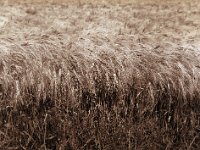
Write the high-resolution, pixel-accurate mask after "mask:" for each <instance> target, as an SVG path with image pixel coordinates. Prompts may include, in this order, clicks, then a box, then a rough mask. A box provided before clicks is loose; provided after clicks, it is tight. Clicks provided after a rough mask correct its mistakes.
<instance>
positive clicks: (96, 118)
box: [0, 4, 200, 150]
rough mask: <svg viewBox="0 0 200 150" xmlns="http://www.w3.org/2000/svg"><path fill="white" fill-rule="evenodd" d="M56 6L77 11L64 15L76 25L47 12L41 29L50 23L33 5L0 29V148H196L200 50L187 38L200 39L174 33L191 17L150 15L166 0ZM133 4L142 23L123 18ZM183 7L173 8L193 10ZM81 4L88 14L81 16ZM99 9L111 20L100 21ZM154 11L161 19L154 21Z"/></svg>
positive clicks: (199, 139)
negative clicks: (149, 11)
mask: <svg viewBox="0 0 200 150" xmlns="http://www.w3.org/2000/svg"><path fill="white" fill-rule="evenodd" d="M172 6H173V5H172ZM42 7H44V6H41V8H42ZM62 7H63V9H64V11H65V10H67V11H68V12H70V13H69V14H68V15H70V14H75V13H77V14H79V15H80V16H79V20H80V22H82V23H83V24H79V23H78V22H77V21H76V20H77V18H76V17H77V16H76V17H75V18H74V20H73V19H72V20H70V18H69V20H70V21H71V22H70V23H71V24H73V25H74V26H70V28H66V26H67V27H68V24H67V25H65V24H62V23H63V22H61V20H60V22H59V21H58V20H56V19H57V18H56V19H55V18H54V19H55V20H56V21H55V20H54V21H55V22H54V23H55V24H54V25H53V26H51V27H49V28H48V29H47V30H44V31H42V32H39V29H44V28H45V27H46V26H47V24H48V23H50V22H51V20H47V18H46V22H45V23H43V24H42V23H41V20H40V19H41V18H42V17H44V16H42V15H41V14H39V13H38V12H37V11H39V10H40V7H39V8H38V10H37V9H36V10H35V9H33V8H31V11H30V10H29V11H26V12H23V11H22V10H21V8H19V10H18V11H16V10H15V11H16V12H18V13H19V12H20V11H22V12H21V13H22V14H23V13H24V14H25V13H27V14H28V16H27V15H22V16H23V17H24V18H23V19H22V18H20V17H13V18H12V20H14V21H13V22H14V23H13V22H11V23H10V24H9V23H8V24H7V28H6V27H5V28H4V30H3V29H0V31H1V36H0V39H1V40H0V56H1V57H0V148H1V149H61V150H62V149H108V150H109V149H198V148H200V109H199V108H200V90H199V89H200V66H199V64H200V52H199V47H198V44H196V45H195V40H193V41H192V40H191V38H194V39H195V38H196V39H197V38H198V37H197V36H196V37H195V36H193V35H192V36H191V34H186V33H185V37H187V39H181V37H180V35H181V33H184V32H180V31H179V29H180V28H181V27H179V25H180V24H182V25H183V26H184V25H187V26H188V27H190V28H192V27H194V26H195V22H193V24H192V23H191V22H189V23H188V21H186V20H183V18H182V17H181V15H180V14H179V13H178V14H177V18H178V19H177V18H176V17H173V16H171V11H169V13H168V15H166V16H167V17H164V18H163V16H162V15H160V16H159V14H157V13H155V12H156V11H158V12H161V13H163V14H165V13H166V12H163V11H162V9H164V10H168V9H169V8H168V7H167V6H152V5H145V6H140V5H138V8H134V6H113V7H110V6H105V5H103V6H101V5H100V6H93V5H92V4H91V5H83V6H78V8H79V9H80V10H77V12H76V11H75V12H73V11H72V10H74V9H71V8H70V7H66V8H65V7H64V6H62ZM143 7H144V8H145V9H143ZM152 7H156V8H157V10H154V9H152ZM48 8H49V6H48V7H47V8H45V11H46V10H47V9H48ZM122 8H123V9H125V11H124V12H123V13H124V14H123V13H122V14H120V13H119V10H122ZM131 8H133V9H132V11H133V12H128V11H127V12H128V13H130V14H131V13H133V14H135V16H133V19H134V18H137V17H138V18H137V19H138V20H137V21H138V23H141V22H143V24H142V26H137V25H138V23H135V22H134V20H133V21H131V20H128V21H125V22H124V20H123V18H124V17H123V15H124V16H126V15H127V12H126V10H131ZM184 8H186V7H185V5H183V6H181V7H180V9H179V11H182V13H183V14H186V15H185V16H187V15H188V16H189V15H191V14H193V15H194V16H195V15H196V13H195V12H191V9H189V8H187V9H188V10H187V11H189V12H184V11H185V9H184ZM9 9H10V8H9ZM13 9H14V8H13ZM16 9H17V8H16ZM54 9H55V10H56V11H57V10H60V11H61V9H60V6H56V7H55V8H54ZM85 9H89V13H90V15H89V16H87V15H86V14H87V13H88V12H84V13H85V14H83V15H81V10H85ZM98 9H100V11H98ZM138 9H139V10H140V11H138V12H136V10H138ZM149 9H150V10H152V14H149V16H148V15H147V14H146V13H145V11H146V10H149ZM160 9H161V10H160ZM174 9H175V6H174V7H172V12H173V10H174ZM11 10H12V9H11ZM109 10H112V11H113V13H114V14H112V13H108V14H107V11H109ZM193 10H195V9H193ZM40 11H41V10H40ZM62 11H63V10H62ZM154 11H155V12H154ZM4 12H5V14H6V13H7V11H6V10H5V11H4ZM32 12H34V13H32ZM117 12H118V13H117ZM100 13H105V14H106V17H108V18H109V19H110V20H109V21H110V22H108V23H106V22H105V20H104V22H103V20H101V19H103V18H101V17H100V15H99V14H100ZM77 14H76V15H77ZM111 14H112V15H113V16H112V15H111ZM155 14H157V16H154V15H155ZM84 15H85V17H84ZM120 15H122V16H120ZM146 15H147V16H148V17H147V16H146ZM63 16H64V15H63ZM98 16H99V17H98ZM142 16H143V17H144V18H142ZM37 17H38V18H40V19H38V20H37V19H36V18H37ZM54 17H58V16H56V15H55V16H54ZM106 17H105V18H106ZM156 17H157V18H159V17H160V20H159V21H160V22H159V21H158V23H155V24H154V23H152V22H151V21H152V20H154V21H155V19H156ZM60 18H61V19H63V18H62V17H60ZM72 18H73V17H72ZM108 18H106V19H108ZM145 18H146V19H145ZM169 18H170V19H172V23H173V25H174V28H175V29H172V28H171V27H169V26H170V25H171V22H167V23H166V24H165V25H166V26H165V25H164V24H163V23H162V22H164V21H166V20H168V19H169ZM58 19H59V18H58ZM115 19H117V21H116V20H115ZM148 19H150V21H148ZM173 19H175V20H176V21H177V20H178V25H177V24H176V23H175V20H173ZM181 19H182V20H181ZM83 20H84V21H83ZM135 20H136V19H135ZM87 22H89V23H88V24H91V26H89V27H88V28H86V25H88V24H87ZM122 22H124V24H122ZM19 23H21V24H19ZM57 23H58V24H57ZM104 23H105V24H104ZM13 24H16V26H15V28H14V27H12V26H13ZM191 24H192V25H191ZM196 24H197V23H196ZM20 25H24V26H25V27H26V28H23V27H21V26H20ZM58 26H59V27H58ZM158 26H159V27H160V28H158ZM191 26H192V27H191ZM55 27H57V28H55ZM154 27H155V28H154ZM13 28H14V29H13ZM6 29H7V30H6ZM8 29H12V30H13V31H8ZM28 29H31V30H28ZM162 29H166V30H167V31H166V32H165V31H163V30H162ZM151 30H153V31H154V33H150V31H151ZM36 31H37V32H36ZM170 31H171V33H170ZM174 31H177V33H174V37H173V36H172V35H171V34H173V32H174ZM183 31H185V32H186V31H187V29H185V30H183ZM34 32H35V33H34ZM14 33H16V34H17V35H18V37H16V36H15V37H14V38H13V36H14ZM161 33H163V34H161ZM68 35H69V36H70V37H68ZM151 35H152V38H151ZM158 39H159V41H158ZM185 41H187V42H185Z"/></svg>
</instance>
